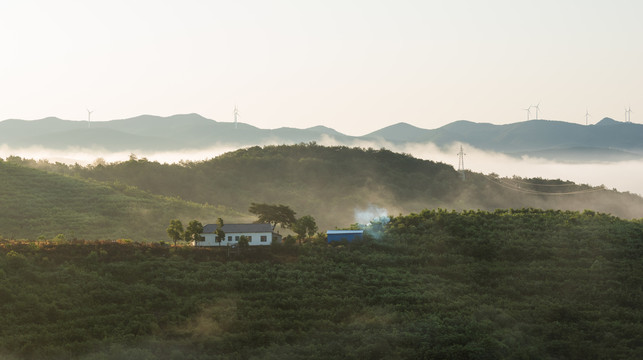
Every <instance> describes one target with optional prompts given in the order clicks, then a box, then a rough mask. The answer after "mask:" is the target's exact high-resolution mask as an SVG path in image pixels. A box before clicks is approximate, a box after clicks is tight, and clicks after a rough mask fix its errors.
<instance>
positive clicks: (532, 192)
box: [483, 175, 605, 196]
mask: <svg viewBox="0 0 643 360" xmlns="http://www.w3.org/2000/svg"><path fill="white" fill-rule="evenodd" d="M483 176H484V177H485V178H486V179H487V180H489V181H490V182H492V183H494V184H496V185H498V186H502V187H504V188H506V189H509V190H513V191H517V192H521V193H524V194H530V195H546V196H562V195H579V194H588V193H593V192H598V191H605V189H604V188H602V187H599V188H593V189H587V190H579V191H570V192H545V191H537V190H529V189H521V188H519V187H513V186H510V185H508V184H505V183H503V182H502V181H497V180H495V179H492V178H491V177H490V176H488V175H483Z"/></svg>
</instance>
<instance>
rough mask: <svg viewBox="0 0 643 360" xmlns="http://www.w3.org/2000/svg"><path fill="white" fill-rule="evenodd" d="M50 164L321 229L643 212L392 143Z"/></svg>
mask: <svg viewBox="0 0 643 360" xmlns="http://www.w3.org/2000/svg"><path fill="white" fill-rule="evenodd" d="M32 165H33V166H39V164H38V163H35V164H32ZM40 166H42V167H45V168H48V169H49V170H53V171H64V172H67V173H69V174H73V175H74V176H79V177H82V178H87V179H93V180H97V181H99V182H106V183H115V182H119V183H122V184H126V185H129V186H135V187H137V188H139V189H142V190H145V191H147V192H149V193H153V194H159V195H164V196H169V197H180V198H181V199H184V200H188V201H192V202H196V203H200V204H206V203H207V204H215V205H222V206H225V207H228V208H231V209H234V210H237V211H239V212H245V213H247V210H248V207H249V205H250V204H251V203H253V202H256V203H262V202H265V203H274V204H286V205H289V206H290V207H291V208H292V209H293V210H295V211H296V212H297V215H298V216H301V215H307V214H310V215H312V216H313V217H315V219H317V222H318V225H320V230H325V229H332V228H335V227H346V226H349V225H350V224H352V223H355V222H357V220H356V218H355V213H356V211H358V212H359V211H363V210H367V209H368V208H369V207H371V208H379V209H380V210H383V209H385V210H386V211H387V212H388V214H389V215H395V214H400V213H410V212H418V211H421V210H422V209H426V208H428V209H435V208H445V209H456V210H461V209H483V210H492V209H497V208H528V207H532V208H541V209H564V210H579V211H582V210H585V209H591V210H594V211H599V212H604V213H610V214H613V215H615V216H619V217H624V218H640V217H643V199H642V198H641V197H639V196H636V195H633V194H629V193H619V192H616V191H611V190H605V189H600V188H591V187H589V186H586V185H577V184H574V183H571V182H567V181H562V180H543V179H517V178H512V179H501V178H496V177H493V176H486V175H482V174H478V173H471V172H467V173H466V180H465V181H463V180H462V178H461V174H460V173H458V172H457V171H456V170H455V169H454V168H453V167H452V166H450V165H446V164H443V163H436V162H433V161H427V160H421V159H417V158H413V157H411V156H409V155H405V154H399V153H394V152H391V151H388V150H384V149H382V150H374V149H361V148H348V147H324V146H319V145H316V144H314V143H311V144H299V145H281V146H265V147H258V146H256V147H251V148H246V149H241V150H237V151H234V152H230V153H226V154H224V155H221V156H218V157H216V158H214V159H211V160H208V161H201V162H183V163H180V164H160V163H158V162H152V161H148V160H146V159H137V158H135V157H132V158H131V159H130V160H129V161H125V162H120V163H112V164H99V165H96V166H90V167H78V166H76V167H68V166H65V165H61V164H58V165H53V164H43V163H40ZM379 213H381V211H379ZM214 220H215V219H214V218H213V219H211V220H210V221H211V222H213V221H214ZM224 220H225V219H224ZM206 222H207V220H206Z"/></svg>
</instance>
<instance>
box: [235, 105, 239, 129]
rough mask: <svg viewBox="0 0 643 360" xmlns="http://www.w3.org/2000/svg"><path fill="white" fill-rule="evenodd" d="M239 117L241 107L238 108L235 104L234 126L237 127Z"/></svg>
mask: <svg viewBox="0 0 643 360" xmlns="http://www.w3.org/2000/svg"><path fill="white" fill-rule="evenodd" d="M238 118H239V109H237V105H235V106H234V128H235V129H236V128H237V120H238Z"/></svg>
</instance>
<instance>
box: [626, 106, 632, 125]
mask: <svg viewBox="0 0 643 360" xmlns="http://www.w3.org/2000/svg"><path fill="white" fill-rule="evenodd" d="M631 112H632V108H631V107H629V106H628V107H626V108H625V122H632V120H631V115H630V113H631Z"/></svg>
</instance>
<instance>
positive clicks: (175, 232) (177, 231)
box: [167, 219, 183, 246]
mask: <svg viewBox="0 0 643 360" xmlns="http://www.w3.org/2000/svg"><path fill="white" fill-rule="evenodd" d="M167 235H168V236H169V237H170V239H172V241H174V246H176V242H177V241H179V240H181V239H182V238H183V224H182V223H181V220H179V219H172V220H170V226H168V227H167Z"/></svg>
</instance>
